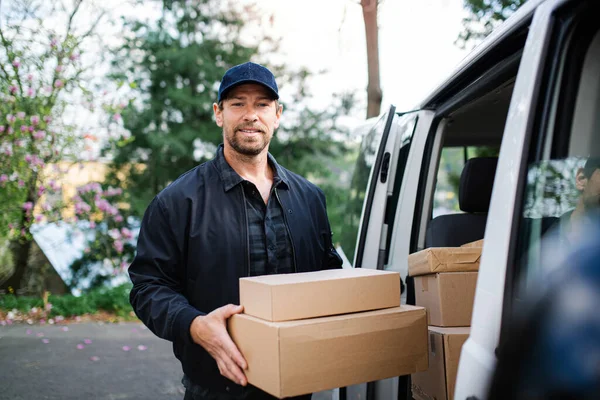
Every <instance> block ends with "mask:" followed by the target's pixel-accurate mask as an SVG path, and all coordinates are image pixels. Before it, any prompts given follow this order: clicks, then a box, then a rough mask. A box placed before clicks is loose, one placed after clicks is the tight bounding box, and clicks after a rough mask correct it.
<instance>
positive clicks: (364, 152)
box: [340, 106, 433, 400]
mask: <svg viewBox="0 0 600 400" xmlns="http://www.w3.org/2000/svg"><path fill="white" fill-rule="evenodd" d="M432 116H433V112H431V111H427V110H415V111H409V112H406V113H397V112H396V109H395V107H394V106H391V107H390V109H389V110H388V112H387V113H386V114H384V115H383V116H382V117H381V118H380V119H379V120H378V121H377V122H376V123H375V124H374V126H373V127H372V128H371V130H370V131H369V133H368V134H367V135H366V136H365V137H364V140H363V142H362V145H361V148H360V154H359V156H358V160H357V164H356V167H355V170H354V175H353V179H352V184H351V186H352V187H351V198H350V199H349V202H348V209H347V210H348V215H347V217H348V219H349V221H353V222H354V223H351V224H348V225H349V228H348V231H349V232H347V233H348V234H349V235H352V236H353V238H354V241H352V242H350V241H349V240H348V241H346V243H344V242H342V248H344V244H346V246H347V247H348V250H346V249H344V251H346V252H347V253H350V254H353V260H354V262H353V267H354V268H370V269H393V270H398V271H399V272H400V274H401V277H402V278H404V277H405V275H406V271H405V270H404V271H401V270H400V269H401V268H400V269H398V268H396V267H394V266H391V264H392V263H391V262H390V265H387V264H388V261H390V245H391V244H392V243H393V240H392V231H393V229H392V228H393V227H394V226H401V227H403V228H406V229H407V230H408V231H410V226H411V225H412V214H413V211H412V210H413V209H414V198H415V196H414V195H412V196H407V197H410V199H411V200H412V201H411V202H408V203H410V204H407V206H406V207H404V206H403V204H404V203H403V201H402V198H403V196H402V195H401V194H402V193H404V194H406V190H412V191H414V190H416V183H417V181H418V177H419V173H420V170H421V161H422V154H423V148H424V146H425V142H426V138H427V133H428V131H429V128H430V126H431V122H432ZM417 136H418V137H417ZM411 182H412V184H409V183H411ZM400 203H403V204H400ZM361 206H362V210H361V208H359V207H361ZM401 209H402V211H401V212H398V210H401ZM405 211H406V213H408V214H407V215H410V217H409V218H408V217H407V218H406V219H407V220H406V221H402V223H400V224H399V223H398V222H394V220H395V219H401V218H404V217H403V216H402V213H404V212H405ZM359 212H360V214H359ZM396 214H398V215H396ZM358 215H360V219H359V218H358ZM353 218H354V220H353ZM408 219H410V221H409V220H408ZM396 234H398V232H397V233H396ZM399 234H401V235H403V236H407V235H408V236H410V234H409V233H408V234H407V232H404V231H403V232H401V233H399ZM407 242H408V241H407ZM354 244H355V246H353V245H354ZM400 253H402V252H398V256H399V257H400V256H401V255H400ZM401 257H402V258H403V259H404V261H406V258H407V257H408V246H406V251H405V254H403V255H402V256H401ZM404 264H406V262H404ZM407 385H408V377H401V378H390V379H386V380H382V381H378V382H371V383H369V384H362V385H354V386H350V387H347V388H342V389H341V390H340V400H355V399H361V400H364V399H367V400H380V399H381V400H384V399H399V400H401V399H405V398H406V399H410V397H407V393H409V391H408V390H407V389H408V388H407Z"/></svg>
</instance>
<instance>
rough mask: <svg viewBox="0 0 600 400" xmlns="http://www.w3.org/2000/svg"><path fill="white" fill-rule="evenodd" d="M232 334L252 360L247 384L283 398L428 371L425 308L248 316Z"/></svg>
mask: <svg viewBox="0 0 600 400" xmlns="http://www.w3.org/2000/svg"><path fill="white" fill-rule="evenodd" d="M229 334H230V335H231V337H232V338H233V341H234V342H235V344H236V345H237V346H238V348H239V349H240V351H241V353H242V354H243V356H244V357H245V358H246V361H247V362H248V370H247V371H246V376H247V377H248V382H249V383H251V384H252V385H255V386H257V387H259V388H261V389H262V390H264V391H266V392H268V393H270V394H272V395H273V396H276V397H279V398H283V397H289V396H297V395H301V394H307V393H314V392H318V391H322V390H328V389H333V388H337V387H344V386H347V385H354V384H358V383H363V382H370V381H375V380H379V379H386V378H390V377H394V376H401V375H407V374H412V373H414V372H417V371H425V370H426V369H427V366H428V363H427V354H428V351H427V321H426V317H425V309H424V308H422V307H413V306H404V305H403V306H401V307H396V308H388V309H385V310H377V311H366V312H361V313H356V314H345V315H337V316H331V317H321V318H313V319H307V320H300V321H287V322H270V321H265V320H262V319H260V318H256V317H252V316H249V315H246V314H238V315H234V316H232V317H231V318H230V319H229Z"/></svg>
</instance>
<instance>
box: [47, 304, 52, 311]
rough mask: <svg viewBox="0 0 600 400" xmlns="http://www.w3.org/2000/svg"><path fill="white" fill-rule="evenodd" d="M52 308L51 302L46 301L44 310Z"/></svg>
mask: <svg viewBox="0 0 600 400" xmlns="http://www.w3.org/2000/svg"><path fill="white" fill-rule="evenodd" d="M50 310H52V303H46V311H50Z"/></svg>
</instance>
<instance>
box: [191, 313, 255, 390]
mask: <svg viewBox="0 0 600 400" xmlns="http://www.w3.org/2000/svg"><path fill="white" fill-rule="evenodd" d="M243 310H244V307H242V306H235V305H233V304H229V305H227V306H223V307H221V308H217V309H216V310H214V311H213V312H211V313H210V314H207V315H205V316H199V317H196V318H195V319H194V320H193V321H192V324H191V326H190V334H191V335H192V339H193V340H194V342H195V343H197V344H199V345H200V346H202V347H204V349H205V350H206V351H208V354H210V355H211V356H212V357H213V358H214V359H215V360H216V361H217V365H218V366H219V371H220V372H221V375H223V376H224V377H226V378H228V379H230V380H232V381H233V382H235V383H237V384H240V385H242V386H246V384H247V382H248V380H247V379H246V375H245V374H244V372H243V371H244V370H245V369H247V368H248V363H247V362H246V360H245V359H244V357H243V356H242V354H241V353H240V351H239V350H238V348H237V346H236V345H235V343H233V340H231V337H230V336H229V333H228V332H227V319H229V317H231V316H232V315H234V314H239V313H241V312H242V311H243Z"/></svg>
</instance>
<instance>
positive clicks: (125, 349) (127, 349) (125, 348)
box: [122, 346, 131, 351]
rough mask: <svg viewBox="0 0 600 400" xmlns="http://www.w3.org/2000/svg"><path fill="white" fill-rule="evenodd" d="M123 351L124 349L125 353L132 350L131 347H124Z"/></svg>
mask: <svg viewBox="0 0 600 400" xmlns="http://www.w3.org/2000/svg"><path fill="white" fill-rule="evenodd" d="M122 349H123V351H129V350H131V347H129V346H123V347H122Z"/></svg>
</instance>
